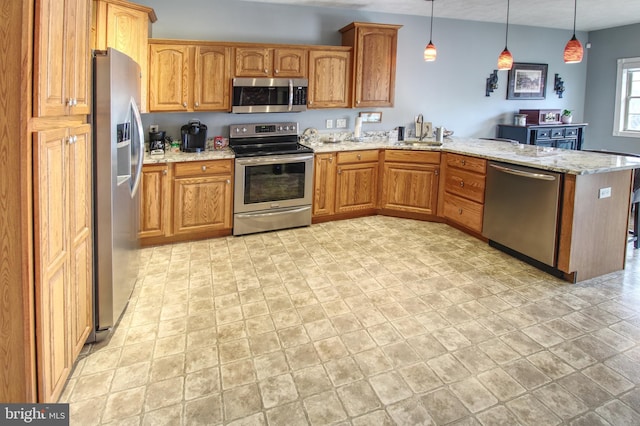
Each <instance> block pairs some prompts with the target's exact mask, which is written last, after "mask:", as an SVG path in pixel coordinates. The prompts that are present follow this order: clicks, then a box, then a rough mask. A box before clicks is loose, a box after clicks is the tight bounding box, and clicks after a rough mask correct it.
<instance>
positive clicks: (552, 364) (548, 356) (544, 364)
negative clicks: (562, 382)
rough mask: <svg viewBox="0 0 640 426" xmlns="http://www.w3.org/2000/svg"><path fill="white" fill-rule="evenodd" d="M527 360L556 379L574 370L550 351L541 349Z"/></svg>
mask: <svg viewBox="0 0 640 426" xmlns="http://www.w3.org/2000/svg"><path fill="white" fill-rule="evenodd" d="M527 360H528V361H529V362H530V363H531V364H533V365H534V366H535V367H537V368H538V369H539V370H540V371H541V372H542V373H544V374H546V375H547V376H549V377H550V378H551V379H553V380H556V379H559V378H560V377H564V376H566V375H568V374H571V373H573V372H574V371H575V370H574V369H573V368H572V367H571V366H569V365H568V364H567V363H565V362H564V361H562V360H561V359H560V358H558V357H557V356H555V355H554V354H552V353H551V352H547V351H542V352H538V353H536V354H533V355H531V356H529V357H528V358H527Z"/></svg>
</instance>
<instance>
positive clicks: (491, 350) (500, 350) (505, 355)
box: [478, 339, 520, 364]
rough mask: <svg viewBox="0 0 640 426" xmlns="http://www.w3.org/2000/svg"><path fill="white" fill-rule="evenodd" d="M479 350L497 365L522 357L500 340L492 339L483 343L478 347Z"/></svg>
mask: <svg viewBox="0 0 640 426" xmlns="http://www.w3.org/2000/svg"><path fill="white" fill-rule="evenodd" d="M478 348H479V349H480V350H481V351H483V352H484V353H485V354H487V355H488V356H489V357H490V358H491V359H492V360H493V361H494V362H496V363H497V364H506V363H508V362H511V361H514V360H516V359H518V358H519V357H520V355H519V354H518V353H517V352H516V351H514V350H513V349H511V347H510V346H508V345H507V344H505V343H503V342H502V341H501V340H500V339H492V340H488V341H486V342H482V343H480V344H479V345H478Z"/></svg>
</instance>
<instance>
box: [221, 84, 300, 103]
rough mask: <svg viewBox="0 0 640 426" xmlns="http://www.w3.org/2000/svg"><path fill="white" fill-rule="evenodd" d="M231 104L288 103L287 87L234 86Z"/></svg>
mask: <svg viewBox="0 0 640 426" xmlns="http://www.w3.org/2000/svg"><path fill="white" fill-rule="evenodd" d="M233 105H234V106H261V105H289V87H288V86H286V87H284V86H283V87H234V88H233Z"/></svg>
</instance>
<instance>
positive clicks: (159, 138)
mask: <svg viewBox="0 0 640 426" xmlns="http://www.w3.org/2000/svg"><path fill="white" fill-rule="evenodd" d="M164 137H165V132H164V131H158V130H157V129H156V131H150V132H149V153H150V154H164V148H165V146H164Z"/></svg>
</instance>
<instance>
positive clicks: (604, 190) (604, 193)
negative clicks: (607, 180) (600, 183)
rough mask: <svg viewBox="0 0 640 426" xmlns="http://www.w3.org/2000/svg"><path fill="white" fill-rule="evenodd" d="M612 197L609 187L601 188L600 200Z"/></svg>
mask: <svg viewBox="0 0 640 426" xmlns="http://www.w3.org/2000/svg"><path fill="white" fill-rule="evenodd" d="M609 197H611V187H610V186H608V187H606V188H600V191H599V193H598V198H609Z"/></svg>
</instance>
